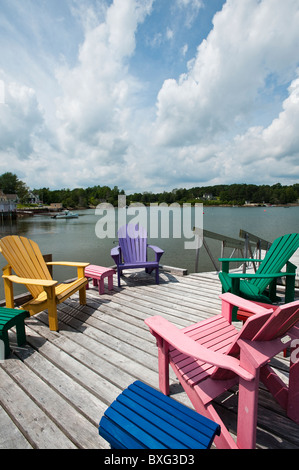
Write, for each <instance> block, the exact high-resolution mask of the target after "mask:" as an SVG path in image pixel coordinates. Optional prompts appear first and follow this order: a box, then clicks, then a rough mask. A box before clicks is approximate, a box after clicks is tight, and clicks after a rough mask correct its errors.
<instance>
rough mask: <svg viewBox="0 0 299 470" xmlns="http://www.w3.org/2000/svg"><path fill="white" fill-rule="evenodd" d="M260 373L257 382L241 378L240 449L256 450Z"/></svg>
mask: <svg viewBox="0 0 299 470" xmlns="http://www.w3.org/2000/svg"><path fill="white" fill-rule="evenodd" d="M258 386H259V371H257V374H256V378H255V380H253V381H251V382H248V381H246V380H243V379H241V378H240V382H239V404H238V428H237V445H238V448H239V449H255V445H256V423H257V405H258Z"/></svg>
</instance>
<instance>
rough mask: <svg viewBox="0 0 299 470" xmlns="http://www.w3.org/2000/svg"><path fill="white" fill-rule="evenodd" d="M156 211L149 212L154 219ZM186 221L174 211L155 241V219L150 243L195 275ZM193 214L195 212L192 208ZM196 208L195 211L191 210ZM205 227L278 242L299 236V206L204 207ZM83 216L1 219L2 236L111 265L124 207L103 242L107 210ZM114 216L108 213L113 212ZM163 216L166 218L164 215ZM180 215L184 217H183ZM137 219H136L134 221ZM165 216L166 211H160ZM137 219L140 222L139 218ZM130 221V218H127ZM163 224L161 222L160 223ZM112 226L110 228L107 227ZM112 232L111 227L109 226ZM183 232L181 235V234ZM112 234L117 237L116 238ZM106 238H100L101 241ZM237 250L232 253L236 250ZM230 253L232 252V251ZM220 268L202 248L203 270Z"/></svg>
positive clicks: (57, 257) (60, 273)
mask: <svg viewBox="0 0 299 470" xmlns="http://www.w3.org/2000/svg"><path fill="white" fill-rule="evenodd" d="M151 209H152V208H147V209H146V210H147V211H148V216H149V215H150V214H149V212H150V210H151ZM176 210H177V211H182V212H181V214H180V217H176V215H173V213H172V211H170V217H169V225H170V227H169V228H170V230H169V234H166V236H165V233H161V230H158V233H157V234H155V233H154V235H155V237H151V235H152V234H153V231H152V230H150V222H151V221H150V219H149V217H148V220H149V222H148V225H147V228H148V232H149V235H150V238H149V242H150V243H151V244H153V245H157V246H159V247H160V248H162V249H163V250H164V251H165V253H164V255H163V257H162V259H161V264H163V265H167V266H174V267H179V268H184V269H187V270H188V272H189V273H192V272H194V271H195V261H196V251H195V248H188V249H186V241H187V242H188V241H190V240H192V239H190V238H189V239H186V238H185V237H184V235H185V232H186V230H184V229H183V225H181V231H178V230H176V227H175V224H176V223H177V220H179V221H180V222H179V223H181V224H183V221H185V222H186V220H187V219H186V217H185V219H184V210H185V209H183V208H177V209H176ZM189 210H190V209H189ZM194 210H195V209H194V208H192V209H191V211H194ZM201 210H202V219H201V220H202V222H201V223H202V228H203V229H205V230H208V231H211V232H216V233H218V234H221V235H224V236H228V237H232V238H236V239H239V232H240V229H242V230H245V231H248V232H250V233H252V234H254V235H256V236H258V237H261V238H262V239H265V240H268V241H270V242H273V240H274V239H275V238H277V237H279V236H281V235H284V234H286V233H293V232H299V206H291V207H287V208H286V207H209V206H206V207H203V208H202V209H201ZM76 212H77V213H78V214H79V217H78V218H77V219H60V220H57V219H53V218H51V217H50V215H48V214H45V215H35V216H32V217H25V218H18V219H17V220H9V221H7V220H6V221H3V220H2V221H1V224H0V236H1V238H2V237H4V236H6V235H20V236H25V237H27V238H30V239H32V240H34V241H35V242H37V243H38V245H39V247H40V249H41V251H42V253H43V254H52V256H53V261H84V262H89V263H91V264H97V265H101V266H111V265H112V264H113V260H112V258H111V256H110V250H111V248H113V247H114V246H116V244H117V235H116V233H117V222H118V220H119V219H118V209H113V210H112V209H111V214H110V216H111V217H112V219H114V223H115V231H112V232H111V231H110V236H109V237H108V236H106V238H103V236H104V235H103V234H104V232H105V225H102V226H101V230H100V231H101V233H99V223H102V222H103V220H104V219H103V215H104V212H103V211H102V213H101V214H100V215H99V211H96V210H94V209H88V210H81V211H76ZM107 212H108V211H107ZM161 214H162V215H161ZM177 215H178V214H177ZM133 218H134V217H131V219H133ZM160 218H163V212H162V213H160ZM134 220H136V219H134ZM126 221H127V222H130V216H128V217H127V220H126ZM160 222H161V220H160ZM188 223H189V225H190V227H189V230H188V236H190V231H192V228H193V227H192V224H195V225H196V218H194V214H193V213H192V217H191V219H190V220H189V219H188ZM106 225H107V224H106ZM106 231H107V234H108V229H107V227H106ZM178 233H181V236H178ZM111 234H112V236H111ZM99 235H100V237H99ZM208 243H209V246H210V247H211V250H212V252H213V256H214V258H215V259H218V258H219V257H220V255H221V252H220V249H221V245H220V243H219V242H216V241H213V240H211V242H210V241H208ZM230 252H231V250H230ZM227 255H229V252H228V253H227ZM5 264H6V261H5V259H4V258H3V256H2V255H1V256H0V268H1V269H2V267H3V266H4V265H5ZM214 270H215V268H214V266H213V264H212V262H211V260H210V258H209V256H208V255H207V253H206V250H205V249H203V248H201V250H200V256H199V265H198V271H200V272H206V271H214ZM75 274H76V273H75V272H74V271H73V270H72V269H71V268H61V267H55V268H54V276H53V277H54V278H55V279H57V280H58V281H61V280H63V279H68V278H70V277H74V276H75ZM22 292H24V289H23V288H22V287H21V286H16V287H15V289H14V293H15V295H17V294H19V293H22ZM3 298H4V293H3V282H1V283H0V299H3Z"/></svg>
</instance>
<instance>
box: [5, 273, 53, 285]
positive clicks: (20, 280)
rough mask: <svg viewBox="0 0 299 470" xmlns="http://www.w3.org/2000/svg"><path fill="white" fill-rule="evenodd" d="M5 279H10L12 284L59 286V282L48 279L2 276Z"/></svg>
mask: <svg viewBox="0 0 299 470" xmlns="http://www.w3.org/2000/svg"><path fill="white" fill-rule="evenodd" d="M2 277H3V278H4V279H8V280H9V281H11V282H15V283H16V284H28V285H33V286H42V287H53V286H56V285H57V284H58V281H53V280H47V279H27V278H25V277H18V276H15V275H11V276H6V275H3V276H2Z"/></svg>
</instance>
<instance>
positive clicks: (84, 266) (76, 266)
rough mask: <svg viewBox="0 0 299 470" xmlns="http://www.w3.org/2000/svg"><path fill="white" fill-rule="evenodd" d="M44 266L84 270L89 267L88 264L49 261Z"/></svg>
mask: <svg viewBox="0 0 299 470" xmlns="http://www.w3.org/2000/svg"><path fill="white" fill-rule="evenodd" d="M46 264H47V265H51V266H55V265H56V266H72V267H75V268H86V267H87V266H89V265H90V263H79V262H78V263H77V262H73V261H49V262H47V263H46Z"/></svg>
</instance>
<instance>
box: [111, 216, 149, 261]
mask: <svg viewBox="0 0 299 470" xmlns="http://www.w3.org/2000/svg"><path fill="white" fill-rule="evenodd" d="M118 240H119V245H120V247H121V250H122V255H123V259H124V262H125V263H136V262H144V261H146V246H147V233H146V230H145V229H144V228H143V227H140V226H139V227H138V226H137V225H135V224H128V225H125V226H123V227H120V229H119V230H118Z"/></svg>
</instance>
